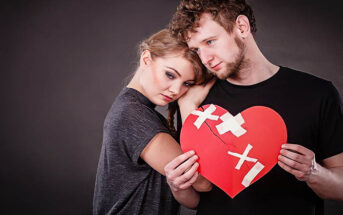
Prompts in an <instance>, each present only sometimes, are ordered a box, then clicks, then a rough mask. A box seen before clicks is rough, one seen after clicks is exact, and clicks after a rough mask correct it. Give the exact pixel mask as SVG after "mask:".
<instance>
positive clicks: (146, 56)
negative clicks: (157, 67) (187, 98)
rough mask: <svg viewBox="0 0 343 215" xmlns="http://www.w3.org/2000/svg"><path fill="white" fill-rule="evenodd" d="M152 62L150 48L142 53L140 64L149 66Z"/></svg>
mask: <svg viewBox="0 0 343 215" xmlns="http://www.w3.org/2000/svg"><path fill="white" fill-rule="evenodd" d="M151 62H152V58H151V53H150V51H149V50H145V51H143V52H142V54H141V59H140V64H141V65H142V66H149V65H150V64H151Z"/></svg>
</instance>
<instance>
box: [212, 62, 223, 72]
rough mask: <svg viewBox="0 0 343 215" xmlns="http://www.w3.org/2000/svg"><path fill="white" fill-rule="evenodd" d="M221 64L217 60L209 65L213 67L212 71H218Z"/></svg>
mask: <svg viewBox="0 0 343 215" xmlns="http://www.w3.org/2000/svg"><path fill="white" fill-rule="evenodd" d="M221 64H222V62H219V63H217V64H216V65H214V66H211V69H213V70H214V71H218V70H219V69H220V68H221Z"/></svg>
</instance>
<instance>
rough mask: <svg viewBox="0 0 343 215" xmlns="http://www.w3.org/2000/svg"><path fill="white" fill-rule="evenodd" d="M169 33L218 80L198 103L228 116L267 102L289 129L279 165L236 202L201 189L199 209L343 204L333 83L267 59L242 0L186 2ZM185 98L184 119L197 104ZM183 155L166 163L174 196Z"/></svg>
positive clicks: (280, 209) (342, 146) (298, 209)
mask: <svg viewBox="0 0 343 215" xmlns="http://www.w3.org/2000/svg"><path fill="white" fill-rule="evenodd" d="M170 30H171V31H172V32H173V34H174V35H175V36H176V37H178V38H179V39H180V40H182V41H184V42H186V43H187V44H188V46H189V48H190V49H192V50H194V51H195V52H197V53H198V55H199V57H200V58H201V60H202V63H203V64H204V65H205V66H206V67H207V68H208V70H209V71H210V72H212V73H213V74H214V75H216V76H217V77H218V78H219V79H220V80H217V81H216V83H215V84H214V86H213V87H212V89H211V90H210V92H209V94H208V96H207V98H206V99H205V101H204V102H203V103H202V104H216V105H219V106H221V107H223V108H225V109H227V110H229V111H230V112H231V114H233V115H236V114H238V113H240V112H242V111H243V110H245V109H247V108H249V107H252V106H257V105H262V106H266V107H270V108H272V109H274V110H275V111H276V112H278V113H279V114H280V115H281V116H282V118H283V119H284V121H285V123H286V126H287V135H288V144H285V145H283V146H282V149H281V151H280V155H279V157H278V165H277V166H275V167H274V168H273V169H272V170H271V171H270V172H269V173H268V174H266V175H265V176H264V177H262V178H261V179H260V180H259V181H257V182H256V183H254V184H252V185H251V186H249V187H248V188H247V189H245V190H244V191H243V192H241V193H239V194H238V195H237V196H236V197H235V198H234V199H231V198H230V197H229V196H228V195H226V194H225V193H224V192H223V191H222V190H220V189H219V188H217V187H216V186H213V189H212V190H211V191H210V192H207V193H201V195H200V202H199V204H198V208H197V213H198V214H201V215H203V214H216V215H220V214H230V215H235V214H302V215H303V214H317V215H318V214H323V213H324V211H323V199H334V200H340V201H343V143H342V142H343V114H342V109H341V101H340V96H339V95H338V93H337V90H336V89H335V88H334V86H333V85H332V84H331V82H329V81H325V80H322V79H319V78H317V77H314V76H312V75H309V74H306V73H303V72H299V71H295V70H292V69H289V68H286V67H280V66H277V65H274V64H272V63H271V62H269V61H268V60H267V59H266V58H265V57H264V56H263V54H262V53H261V51H260V50H259V48H258V46H257V44H256V42H255V40H254V37H253V33H254V32H255V31H256V26H255V18H254V15H253V11H252V9H251V7H250V6H249V5H248V4H247V3H246V2H245V0H216V1H213V0H212V1H211V0H202V1H201V0H183V1H182V2H181V3H180V5H179V7H178V9H177V12H176V13H175V15H174V17H173V19H172V22H171V24H170ZM189 97H190V98H195V96H194V95H192V96H189ZM184 101H186V102H187V104H181V109H182V111H181V112H182V113H183V115H182V118H183V120H184V118H185V117H186V116H187V113H190V112H191V111H192V110H193V109H195V108H197V106H196V104H197V101H195V102H190V101H189V100H187V99H184V100H183V101H181V103H182V102H184ZM190 104H191V105H190ZM198 104H199V103H198ZM261 123H262V122H261ZM187 157H188V156H187V154H185V155H183V157H179V158H177V159H175V160H174V161H172V162H171V164H170V165H167V166H166V170H167V171H166V173H167V179H168V183H169V185H170V187H171V188H172V190H174V191H173V193H174V196H175V197H176V198H177V199H178V196H177V192H178V191H179V190H180V191H181V190H182V189H183V188H181V187H180V186H178V184H179V183H180V181H183V183H185V181H186V180H187V178H189V177H190V176H187V177H183V174H184V173H180V171H176V170H177V166H178V164H180V163H182V162H183V161H184V160H186V159H187ZM177 173H178V174H177Z"/></svg>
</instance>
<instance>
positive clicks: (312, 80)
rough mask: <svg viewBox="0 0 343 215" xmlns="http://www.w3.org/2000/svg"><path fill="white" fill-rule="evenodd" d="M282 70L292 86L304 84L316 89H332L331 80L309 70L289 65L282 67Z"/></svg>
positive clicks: (303, 85) (283, 75)
mask: <svg viewBox="0 0 343 215" xmlns="http://www.w3.org/2000/svg"><path fill="white" fill-rule="evenodd" d="M280 71H281V72H282V77H283V78H284V79H286V80H287V81H289V84H290V86H294V87H295V86H302V87H306V88H311V89H313V90H315V91H326V90H330V89H331V88H332V86H333V85H332V83H331V81H328V80H325V79H323V78H321V77H318V76H316V75H314V74H310V73H307V72H303V71H299V70H296V69H292V68H288V67H280Z"/></svg>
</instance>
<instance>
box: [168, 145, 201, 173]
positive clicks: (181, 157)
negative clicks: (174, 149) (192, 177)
mask: <svg viewBox="0 0 343 215" xmlns="http://www.w3.org/2000/svg"><path fill="white" fill-rule="evenodd" d="M194 154H195V152H194V151H193V150H191V151H188V152H185V153H183V154H181V155H179V156H177V157H176V158H174V159H173V160H172V161H170V162H169V163H168V164H167V165H166V166H165V167H164V169H165V170H173V169H175V168H176V167H177V166H179V165H180V164H181V163H183V162H184V161H185V160H187V159H188V158H190V157H191V156H193V155H194ZM166 172H167V171H166Z"/></svg>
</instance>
